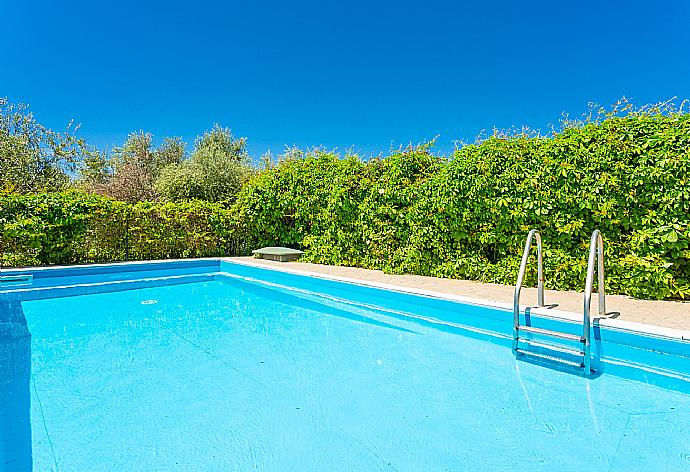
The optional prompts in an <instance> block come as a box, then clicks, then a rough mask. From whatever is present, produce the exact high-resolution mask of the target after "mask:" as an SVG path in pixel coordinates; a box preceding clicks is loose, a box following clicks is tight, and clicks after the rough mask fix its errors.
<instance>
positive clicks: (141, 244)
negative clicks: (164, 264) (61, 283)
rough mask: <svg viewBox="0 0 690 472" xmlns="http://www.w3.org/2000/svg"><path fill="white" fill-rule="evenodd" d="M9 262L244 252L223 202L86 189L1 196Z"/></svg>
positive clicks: (0, 224) (0, 220) (0, 225)
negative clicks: (139, 199)
mask: <svg viewBox="0 0 690 472" xmlns="http://www.w3.org/2000/svg"><path fill="white" fill-rule="evenodd" d="M0 250H1V251H2V264H3V265H4V266H21V265H38V264H73V263H85V262H110V261H123V260H127V259H131V260H134V259H166V258H181V257H209V256H226V255H235V254H243V253H245V252H246V250H247V248H246V247H245V243H244V238H243V237H242V236H241V233H240V232H239V230H238V227H237V225H236V224H235V222H234V219H233V218H232V213H231V212H230V211H229V210H228V209H226V208H224V207H222V206H220V205H217V204H213V203H208V202H190V203H180V204H172V203H137V204H128V203H125V202H118V201H115V200H111V199H109V198H106V197H101V196H98V195H88V194H84V193H78V192H65V193H45V194H27V195H15V194H4V195H0Z"/></svg>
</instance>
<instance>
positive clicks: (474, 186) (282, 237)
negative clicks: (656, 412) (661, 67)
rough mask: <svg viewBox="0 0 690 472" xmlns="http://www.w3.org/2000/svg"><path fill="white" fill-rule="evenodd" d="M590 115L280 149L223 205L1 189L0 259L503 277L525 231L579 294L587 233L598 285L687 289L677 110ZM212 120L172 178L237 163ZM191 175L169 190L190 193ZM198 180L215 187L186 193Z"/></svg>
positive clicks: (625, 289) (686, 292)
mask: <svg viewBox="0 0 690 472" xmlns="http://www.w3.org/2000/svg"><path fill="white" fill-rule="evenodd" d="M604 118H605V119H601V120H599V119H594V120H589V121H586V122H583V123H573V122H569V123H566V124H565V126H564V129H563V130H562V131H561V132H559V133H554V134H553V136H550V137H545V136H539V135H535V134H529V133H522V132H521V133H518V134H514V135H511V136H505V135H494V136H492V137H490V138H488V139H486V140H484V141H482V142H480V143H477V144H474V145H469V146H464V147H462V148H460V149H458V150H457V151H456V152H455V153H454V155H453V156H452V157H451V158H450V159H446V158H443V157H439V156H436V155H434V154H433V152H432V146H431V145H430V144H427V145H423V146H417V147H410V148H408V149H405V150H401V151H399V152H395V153H393V154H392V155H391V156H389V157H386V158H383V159H378V158H376V159H371V160H368V161H363V160H362V159H360V158H358V157H357V156H352V155H347V156H345V157H344V158H340V157H339V156H337V155H335V154H333V153H328V152H324V151H320V150H315V151H312V152H309V153H306V154H305V153H300V152H298V151H294V150H293V151H292V152H290V154H289V155H288V156H287V157H284V158H283V159H281V160H280V161H279V162H278V163H277V164H276V165H273V166H269V167H268V168H267V169H266V170H264V171H262V172H259V173H256V174H255V175H253V177H252V178H251V179H250V180H249V181H248V183H246V184H245V185H244V186H243V187H242V190H241V191H240V192H239V194H237V198H236V200H235V201H234V203H233V204H232V205H231V206H228V204H227V203H226V204H219V203H209V202H199V201H190V202H180V203H173V202H169V203H136V204H128V203H123V202H118V201H114V200H111V199H108V198H104V197H99V196H94V195H85V194H81V193H75V192H72V193H69V192H68V193H55V194H37V195H22V196H17V195H12V194H4V195H0V225H1V233H0V244H2V250H3V259H2V260H3V263H4V264H5V265H22V264H39V263H40V264H55V263H74V262H97V261H115V260H124V259H125V258H126V257H129V258H130V259H157V258H169V257H196V256H216V255H228V254H238V253H244V252H246V250H247V248H249V247H257V246H263V245H287V246H293V247H299V248H302V249H305V250H306V259H307V260H310V261H313V262H319V263H326V264H342V265H351V266H361V267H367V268H375V269H383V270H385V271H387V272H393V273H415V274H424V275H433V276H439V277H455V278H465V279H473V280H481V281H486V282H497V283H504V284H513V283H515V277H516V273H517V269H518V266H519V263H520V258H521V252H522V247H523V244H524V238H525V236H526V234H527V231H528V230H529V229H530V228H537V229H539V230H540V232H541V234H542V237H543V239H544V245H545V270H546V278H547V286H548V287H550V288H555V289H576V290H582V288H583V286H584V280H585V272H586V257H587V250H588V244H589V237H590V235H591V232H592V231H593V230H594V229H595V228H599V229H600V230H601V231H602V233H603V235H604V238H605V243H606V270H607V278H606V280H607V289H608V291H610V292H614V293H622V294H628V295H631V296H635V297H639V298H657V299H661V298H690V212H689V209H690V115H688V114H684V113H677V112H673V111H671V112H669V111H668V110H662V109H658V108H657V109H654V108H652V109H647V110H642V111H638V112H628V113H627V114H624V115H620V114H616V113H613V114H609V115H607V116H605V117H604ZM214 130H215V131H213V132H211V133H207V135H206V137H207V138H208V139H207V140H206V141H204V142H202V143H201V144H202V145H201V146H200V143H199V142H197V146H196V148H197V150H199V149H200V148H201V149H202V150H203V152H199V153H198V156H195V157H193V158H192V159H190V161H188V162H189V164H187V163H186V162H185V163H182V164H175V165H174V168H175V172H187V171H189V168H188V167H186V166H190V167H194V166H197V165H198V167H197V169H198V170H200V169H202V168H204V166H205V164H203V163H204V162H210V161H214V160H217V162H223V159H225V158H218V156H219V155H220V156H228V155H230V156H235V157H233V158H231V161H232V162H235V163H237V164H240V165H241V164H242V163H243V162H244V161H245V159H246V154H245V151H244V142H243V140H234V138H232V137H231V135H230V134H229V130H223V129H214ZM195 152H196V151H195ZM209 156H210V157H209ZM195 159H199V161H195ZM204 159H208V161H205V160H204ZM192 162H200V163H201V164H196V163H195V164H192ZM228 162H229V161H228ZM166 169H167V168H166ZM209 169H211V166H208V167H207V168H206V173H207V174H213V173H214V172H216V171H213V170H212V171H210V172H209ZM164 172H165V171H164ZM171 172H172V171H171ZM195 175H196V174H193V173H191V172H190V176H186V177H185V178H184V179H180V181H181V182H186V183H183V184H174V185H173V184H170V188H173V187H175V185H177V187H178V188H182V187H185V186H187V185H189V186H190V187H193V186H192V185H191V184H189V183H190V182H192V181H194V180H195V179H197V177H195ZM166 178H170V179H171V180H174V179H173V174H171V175H170V176H168V177H166ZM209 178H211V177H209ZM199 180H200V181H201V180H202V179H201V178H199ZM161 182H162V181H161ZM161 185H162V186H164V184H162V183H161ZM202 187H203V188H202ZM205 188H216V187H213V186H212V185H208V186H207V185H205V184H204V185H200V186H199V187H197V189H196V190H194V192H203V191H204V189H205ZM234 188H235V187H233V189H234ZM214 192H215V190H214ZM232 192H234V190H232ZM232 192H225V190H222V189H221V190H218V192H217V193H214V194H213V195H205V198H209V199H218V200H224V199H229V198H231V197H229V195H231V194H232ZM161 193H165V192H163V191H161ZM170 195H173V194H172V193H171V194H170ZM177 195H178V197H179V199H181V200H184V199H187V198H189V199H192V198H200V197H199V195H200V194H199V193H190V194H186V195H185V194H184V193H182V191H181V190H180V193H178V194H177ZM221 195H222V196H221ZM178 197H175V199H177V198H178ZM531 268H534V264H532V265H531ZM529 276H530V277H531V279H528V283H529V282H531V283H534V282H535V280H534V274H533V273H532V274H529Z"/></svg>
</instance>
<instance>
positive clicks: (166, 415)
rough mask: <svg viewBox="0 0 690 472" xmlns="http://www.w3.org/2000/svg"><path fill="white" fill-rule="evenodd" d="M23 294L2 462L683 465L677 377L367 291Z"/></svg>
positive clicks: (688, 422) (250, 286)
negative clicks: (421, 317) (437, 319)
mask: <svg viewBox="0 0 690 472" xmlns="http://www.w3.org/2000/svg"><path fill="white" fill-rule="evenodd" d="M22 308H23V312H24V315H25V317H26V320H27V324H28V328H29V331H30V332H31V337H30V338H21V339H14V340H5V341H2V340H0V343H4V346H3V348H4V352H5V353H6V354H7V355H6V356H5V358H4V359H5V361H4V364H3V366H2V368H3V369H5V370H6V372H5V373H4V375H5V378H11V379H12V381H11V382H10V384H9V386H8V388H9V389H10V390H11V391H12V392H15V393H14V394H13V395H12V396H11V397H10V398H12V399H13V400H12V403H11V404H10V405H6V406H5V407H4V410H3V411H2V412H1V413H2V421H3V423H4V426H5V428H10V429H12V431H13V434H11V435H9V436H8V435H6V436H5V441H8V439H7V437H9V438H10V439H9V441H10V444H6V445H5V448H4V450H5V456H6V457H5V458H4V459H5V464H4V470H8V471H9V470H12V471H15V470H17V471H20V470H32V466H33V470H36V471H49V470H55V471H58V470H59V471H87V470H99V471H110V470H112V471H131V470H161V471H178V470H179V471H182V470H185V471H186V470H195V471H233V470H237V471H251V470H257V471H324V470H328V471H340V470H342V471H346V470H347V471H349V470H357V471H370V470H371V471H377V470H382V471H399V472H402V471H462V470H473V471H483V470H511V471H538V470H544V471H554V470H563V471H569V470H573V471H574V470H577V471H589V470H591V471H630V470H646V471H655V470H665V471H680V470H690V414H688V412H690V392H688V391H683V390H679V389H677V388H676V389H667V388H663V387H660V386H654V385H650V384H647V383H643V382H640V381H636V380H628V379H625V378H621V377H616V376H610V375H603V376H600V377H598V378H594V379H585V378H582V377H579V376H576V375H573V374H571V373H567V372H562V371H559V370H555V369H551V368H545V367H543V366H539V365H534V364H530V363H527V362H521V361H517V360H516V359H515V357H514V356H513V354H512V352H511V350H510V349H509V348H507V347H506V346H505V345H501V344H500V343H492V342H487V341H486V340H484V339H480V338H477V337H472V336H466V335H465V334H464V333H463V332H462V331H459V330H454V329H452V328H451V327H447V328H444V327H442V326H437V325H433V324H428V323H427V324H424V323H419V322H416V321H414V320H412V319H407V318H404V317H396V316H392V315H391V314H390V313H387V312H386V311H385V310H377V309H375V308H373V307H370V306H362V305H358V304H356V303H346V302H342V301H338V300H334V299H331V298H328V297H320V296H318V295H315V294H306V293H299V292H292V291H290V290H285V289H281V288H277V287H270V286H265V285H262V284H256V283H251V282H247V281H242V280H239V279H237V280H235V279H223V280H213V281H208V282H202V283H187V284H179V285H168V286H163V287H156V288H143V289H137V290H127V291H121V292H113V293H100V294H91V295H81V296H71V297H63V298H52V299H44V300H34V301H25V302H23V303H22ZM8 359H9V360H8ZM8 451H9V452H8ZM0 464H1V463H0ZM0 470H2V467H0Z"/></svg>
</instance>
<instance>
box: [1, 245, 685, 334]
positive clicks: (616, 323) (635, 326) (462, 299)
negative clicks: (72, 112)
mask: <svg viewBox="0 0 690 472" xmlns="http://www.w3.org/2000/svg"><path fill="white" fill-rule="evenodd" d="M191 261H222V262H227V263H229V264H238V265H245V266H249V267H255V268H258V269H265V270H273V271H277V272H285V273H289V274H294V275H301V276H306V277H314V278H318V279H324V280H332V281H335V282H345V283H351V284H355V285H362V286H366V287H372V288H379V289H384V290H392V291H395V292H402V293H408V294H412V295H422V296H427V297H433V298H440V299H444V300H451V301H455V302H459V303H466V304H470V305H478V306H485V307H491V308H499V309H502V310H507V311H509V312H512V310H513V305H512V303H506V302H503V301H499V300H487V299H482V298H473V297H467V296H464V295H455V294H450V293H444V292H437V291H433V290H426V289H422V288H412V287H403V286H400V285H394V284H388V283H383V282H374V281H368V280H362V279H358V278H353V277H343V276H338V275H332V274H323V273H319V272H313V271H308V270H302V269H294V268H290V267H282V266H280V267H278V266H274V265H270V266H269V265H266V264H263V263H260V262H253V261H250V260H238V259H237V258H232V257H203V258H196V259H157V260H151V261H131V262H110V263H99V264H77V265H60V266H41V267H21V268H3V269H2V271H1V273H2V274H13V273H21V272H23V271H27V270H30V271H38V272H50V271H53V270H59V269H71V268H80V267H83V268H97V267H112V266H114V265H123V266H124V265H148V264H160V263H166V262H167V263H171V262H191ZM527 308H530V310H531V313H532V314H535V315H539V316H542V317H545V318H554V319H557V320H562V321H568V322H571V323H578V324H579V323H582V314H581V313H576V312H572V311H565V310H556V309H551V308H535V307H530V305H520V309H522V310H524V309H527ZM592 324H593V325H599V326H604V327H607V328H612V329H618V330H622V331H628V332H634V333H639V334H643V335H648V336H649V335H651V336H658V337H663V338H670V339H675V340H681V341H690V331H686V330H679V329H674V328H666V327H663V326H656V325H651V324H645V323H637V322H633V321H623V320H618V319H613V318H599V317H597V316H592Z"/></svg>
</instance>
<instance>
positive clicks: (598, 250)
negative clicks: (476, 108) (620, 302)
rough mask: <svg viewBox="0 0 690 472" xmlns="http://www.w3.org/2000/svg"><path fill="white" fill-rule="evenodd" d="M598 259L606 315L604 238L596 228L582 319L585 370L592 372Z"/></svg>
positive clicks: (601, 313) (601, 300)
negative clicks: (594, 295)
mask: <svg viewBox="0 0 690 472" xmlns="http://www.w3.org/2000/svg"><path fill="white" fill-rule="evenodd" d="M595 258H596V259H597V276H598V280H597V289H598V290H599V316H606V290H605V288H604V239H603V238H602V237H601V232H600V231H599V230H598V229H595V230H594V232H593V233H592V240H591V242H590V243H589V260H588V261H587V280H586V281H585V299H584V307H583V310H582V311H583V317H584V319H583V320H582V338H583V340H584V345H585V346H584V347H585V356H584V357H585V359H584V364H585V372H590V336H591V331H592V327H591V320H590V305H591V302H592V290H593V288H594V287H593V286H594V259H595Z"/></svg>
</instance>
